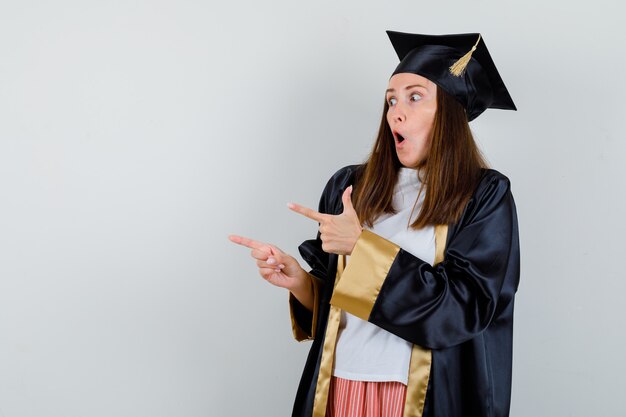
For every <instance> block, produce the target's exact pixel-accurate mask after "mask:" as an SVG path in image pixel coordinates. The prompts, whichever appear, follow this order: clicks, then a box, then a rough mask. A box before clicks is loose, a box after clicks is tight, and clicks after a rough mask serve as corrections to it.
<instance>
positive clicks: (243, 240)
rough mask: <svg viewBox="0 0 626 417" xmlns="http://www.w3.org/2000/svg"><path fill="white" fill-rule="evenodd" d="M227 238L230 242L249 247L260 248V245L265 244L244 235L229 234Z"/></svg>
mask: <svg viewBox="0 0 626 417" xmlns="http://www.w3.org/2000/svg"><path fill="white" fill-rule="evenodd" d="M228 239H230V241H231V242H234V243H238V244H240V245H242V246H246V247H248V248H250V249H260V248H261V247H262V246H265V243H262V242H259V241H257V240H254V239H250V238H248V237H244V236H238V235H229V236H228Z"/></svg>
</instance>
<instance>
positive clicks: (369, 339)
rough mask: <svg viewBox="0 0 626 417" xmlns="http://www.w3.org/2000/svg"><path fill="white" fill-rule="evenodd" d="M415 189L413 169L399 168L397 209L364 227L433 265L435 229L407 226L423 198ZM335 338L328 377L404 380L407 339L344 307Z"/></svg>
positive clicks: (357, 379)
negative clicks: (333, 353) (361, 317)
mask: <svg viewBox="0 0 626 417" xmlns="http://www.w3.org/2000/svg"><path fill="white" fill-rule="evenodd" d="M419 187H420V181H419V179H418V177H417V171H416V170H414V169H411V168H404V167H402V168H400V172H399V174H398V181H397V183H396V185H395V188H394V195H393V206H394V208H395V209H396V210H397V211H398V213H396V214H394V215H391V214H388V213H386V214H384V215H382V216H380V217H379V218H378V219H377V220H376V221H375V223H374V225H373V227H372V228H369V227H367V226H364V228H365V229H368V230H371V231H372V232H374V233H376V234H377V235H379V236H382V237H384V238H385V239H387V240H390V241H391V242H393V243H395V244H397V245H398V246H400V247H401V248H402V249H404V250H405V251H407V252H409V253H411V254H413V255H415V256H417V257H418V258H420V259H422V260H424V261H425V262H428V263H430V264H431V265H432V264H433V262H434V261H435V229H434V227H433V226H428V227H425V228H423V229H420V230H413V229H411V228H410V227H409V225H410V223H412V222H413V221H415V219H416V218H417V216H418V214H419V211H420V209H421V207H422V202H423V201H424V193H425V191H426V190H425V189H424V190H423V191H422V193H421V195H420V197H419V201H418V202H417V204H415V201H416V199H417V194H418V191H419ZM414 204H415V208H413V206H414ZM411 211H413V214H412V215H411ZM409 216H411V220H410V222H409ZM346 259H347V260H348V259H349V256H346ZM337 338H338V339H337V346H336V348H335V349H336V350H335V360H334V364H333V375H335V376H337V377H340V378H344V379H351V380H355V381H398V382H402V383H403V384H407V382H408V375H409V362H410V359H411V348H412V346H413V345H412V344H411V342H408V341H406V340H404V339H402V338H400V337H398V336H396V335H394V334H392V333H389V332H388V331H386V330H384V329H382V328H380V327H378V326H376V325H374V324H372V323H370V322H367V321H365V320H361V319H360V318H358V317H356V316H353V315H352V314H350V313H347V312H345V311H342V312H341V321H340V323H339V333H338V336H337Z"/></svg>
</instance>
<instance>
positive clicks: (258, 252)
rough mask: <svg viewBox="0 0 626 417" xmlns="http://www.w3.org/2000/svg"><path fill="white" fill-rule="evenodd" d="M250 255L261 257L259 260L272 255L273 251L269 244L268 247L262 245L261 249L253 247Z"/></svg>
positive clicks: (256, 257) (255, 257)
mask: <svg viewBox="0 0 626 417" xmlns="http://www.w3.org/2000/svg"><path fill="white" fill-rule="evenodd" d="M250 255H251V256H252V257H253V258H254V259H259V260H262V261H264V260H266V259H267V258H269V257H270V256H272V251H271V250H270V248H269V246H267V247H262V248H259V249H253V250H252V252H250Z"/></svg>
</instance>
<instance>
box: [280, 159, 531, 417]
mask: <svg viewBox="0 0 626 417" xmlns="http://www.w3.org/2000/svg"><path fill="white" fill-rule="evenodd" d="M358 167H359V166H358V165H349V166H346V167H343V168H341V169H340V170H338V171H337V172H336V173H335V174H334V175H333V176H332V177H331V178H330V180H329V181H328V183H327V184H326V187H325V188H324V191H323V193H322V196H321V198H320V202H319V208H318V211H320V212H321V213H329V214H339V213H341V212H342V211H343V204H342V201H341V195H342V193H343V191H344V190H345V189H346V188H347V187H348V186H349V185H351V184H353V182H354V180H355V172H356V170H357V168H358ZM448 226H449V227H448V228H447V233H446V234H445V236H446V245H445V252H443V253H442V257H443V261H442V262H438V263H437V262H435V264H434V265H433V266H431V265H430V264H429V263H427V262H425V261H423V260H421V259H419V258H418V257H416V256H414V255H412V254H410V253H409V252H406V251H404V250H403V249H402V248H400V247H398V246H397V245H395V244H393V243H391V242H389V241H386V240H385V239H383V238H382V237H380V236H378V235H376V234H374V233H372V232H370V231H368V230H364V231H363V233H362V234H361V237H359V241H357V246H355V249H354V250H353V252H352V255H351V257H350V262H349V264H348V266H347V267H346V269H345V271H344V274H343V275H341V274H340V277H339V279H338V280H337V282H336V283H335V279H336V274H337V272H338V271H337V268H338V259H339V258H340V257H338V256H337V255H336V254H328V253H326V252H324V251H323V250H322V248H321V240H320V233H319V231H318V233H317V238H316V239H311V240H306V241H305V242H303V243H302V244H301V245H300V246H299V248H298V249H299V252H300V254H301V256H302V258H303V259H304V260H305V261H306V262H307V263H308V264H309V265H310V266H311V268H312V269H311V270H310V272H309V273H310V274H311V275H312V276H313V277H315V278H314V279H313V280H312V282H313V283H314V285H313V287H314V293H315V299H316V305H315V309H314V312H310V311H309V310H307V309H306V308H305V307H304V306H303V305H302V304H300V303H299V302H298V300H297V299H296V298H295V297H293V295H292V294H291V293H290V294H289V307H290V314H291V319H292V327H293V332H294V337H295V338H296V340H299V341H302V340H312V346H311V349H310V352H309V355H308V358H307V361H306V365H305V367H304V370H303V373H302V377H301V380H300V384H299V386H298V390H297V394H296V398H295V402H294V407H293V413H292V416H294V417H309V416H312V415H313V409H314V401H315V400H316V396H320V392H323V390H324V388H325V387H327V383H326V385H324V384H323V383H321V381H318V377H319V374H320V362H321V360H322V352H323V350H324V338H325V332H326V331H327V329H326V327H327V324H328V322H329V320H328V318H329V311H331V309H332V308H337V307H339V308H341V309H344V310H345V311H348V312H350V313H351V314H355V315H357V316H359V317H361V318H363V319H364V320H368V321H369V322H371V323H373V324H376V325H378V326H379V327H382V328H383V329H385V330H387V331H389V332H391V333H393V334H395V335H397V336H399V337H401V338H403V339H405V340H407V341H410V342H412V343H414V344H415V346H414V347H415V348H418V347H423V348H424V349H425V350H426V351H427V352H431V353H429V354H431V355H432V356H431V362H430V366H429V368H430V369H429V370H428V368H426V374H425V378H426V379H425V380H424V381H422V382H424V384H425V385H424V387H425V390H424V394H423V395H424V396H425V398H424V396H423V397H422V399H421V400H420V404H419V407H415V408H414V410H413V411H410V412H409V411H407V410H405V416H407V417H408V416H409V415H411V416H413V415H416V416H420V415H421V416H423V417H442V416H445V417H456V416H459V417H460V416H464V417H467V416H488V417H503V416H508V415H509V407H510V394H511V367H512V337H513V304H514V296H515V292H516V291H517V287H518V283H519V272H520V264H519V238H518V225H517V214H516V208H515V202H514V200H513V196H512V194H511V189H510V182H509V179H508V178H507V177H506V176H504V175H503V174H501V173H500V172H498V171H496V170H493V169H484V170H483V172H482V177H481V180H480V183H479V185H478V186H477V188H476V190H475V192H474V193H473V195H472V197H471V199H470V200H469V202H468V203H467V205H466V207H465V209H464V211H463V214H462V216H461V218H460V220H459V221H458V222H457V223H454V224H450V225H448ZM360 241H363V242H360ZM340 262H341V261H340ZM353 264H355V265H354V266H353ZM381 264H384V265H382V267H381ZM342 266H343V264H342V265H341V266H340V267H342ZM357 267H358V268H360V269H356V268H357ZM350 268H353V269H354V271H355V272H354V273H352V275H349V273H348V271H349V269H350ZM381 270H382V272H380V271H381ZM363 271H376V272H372V273H371V274H369V273H366V274H363ZM369 275H378V276H377V277H374V278H372V280H373V281H375V282H374V285H373V286H372V288H373V289H372V290H371V291H372V293H371V294H367V296H366V297H363V295H362V294H360V295H356V296H353V295H352V294H351V290H352V289H354V288H356V287H355V285H358V286H359V288H361V286H362V285H365V286H366V287H367V285H368V284H363V281H364V280H365V281H367V280H368V279H370V278H369ZM344 281H345V283H344ZM335 285H336V286H335ZM342 285H343V286H344V288H341V286H342ZM365 291H369V290H367V289H366V290H365ZM361 292H362V291H361ZM331 304H332V306H331ZM333 306H335V307H333ZM422 372H423V371H422ZM326 378H327V377H326ZM320 379H321V378H320ZM426 384H427V385H426ZM426 387H427V389H426ZM326 389H327V388H326ZM316 391H317V394H316ZM408 402H409V400H408V399H407V404H408ZM321 408H322V407H319V406H318V407H317V411H316V415H320V416H321V415H324V414H323V411H321V410H320V409H321Z"/></svg>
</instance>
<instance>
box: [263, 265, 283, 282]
mask: <svg viewBox="0 0 626 417" xmlns="http://www.w3.org/2000/svg"><path fill="white" fill-rule="evenodd" d="M259 274H261V276H262V277H263V279H265V280H266V281H268V282H269V283H270V284H274V283H273V282H271V279H272V278H280V276H281V272H280V271H276V270H274V269H273V268H261V269H259ZM274 285H275V284H274Z"/></svg>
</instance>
